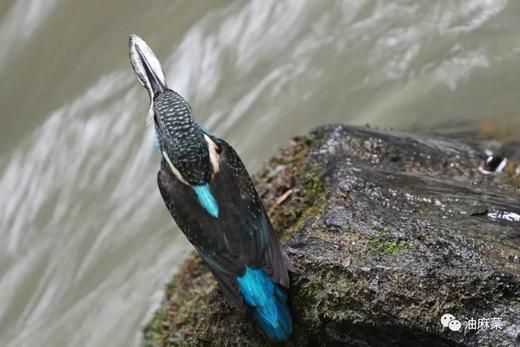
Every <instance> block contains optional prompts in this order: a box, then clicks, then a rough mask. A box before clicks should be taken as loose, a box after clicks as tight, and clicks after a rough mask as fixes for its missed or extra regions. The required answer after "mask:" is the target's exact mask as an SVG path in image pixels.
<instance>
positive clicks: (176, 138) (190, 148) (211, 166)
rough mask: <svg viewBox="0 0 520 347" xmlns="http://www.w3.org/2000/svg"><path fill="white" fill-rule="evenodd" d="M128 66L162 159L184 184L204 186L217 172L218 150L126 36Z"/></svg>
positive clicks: (145, 51)
mask: <svg viewBox="0 0 520 347" xmlns="http://www.w3.org/2000/svg"><path fill="white" fill-rule="evenodd" d="M130 62H131V64H132V68H133V69H134V72H135V74H136V76H137V80H138V81H139V83H140V84H141V85H143V86H144V87H145V88H146V90H147V91H148V95H149V96H150V109H149V111H148V116H147V119H148V122H151V120H152V119H153V122H154V124H155V131H156V135H157V137H158V140H159V147H160V151H161V153H162V155H163V157H164V159H165V160H166V161H167V162H168V165H169V166H170V168H171V170H172V171H173V173H174V174H175V175H176V176H177V177H178V178H179V179H180V180H181V181H183V182H184V183H186V184H189V185H192V186H194V185H201V184H206V183H207V182H208V181H209V180H210V178H211V175H212V174H214V173H215V172H216V171H218V160H217V158H216V156H218V147H217V146H216V144H215V143H214V142H213V141H212V140H211V138H210V137H209V136H208V135H207V134H206V133H205V132H204V131H203V130H202V129H201V128H200V126H199V125H198V124H197V122H196V121H195V120H194V119H193V116H192V112H191V107H190V105H189V104H188V103H187V102H186V101H185V100H184V99H183V98H182V96H180V95H179V94H178V93H177V92H175V91H173V90H171V89H169V88H168V86H167V85H166V80H165V77H164V72H163V69H162V67H161V64H160V63H159V60H158V59H157V57H156V56H155V55H154V53H153V52H152V50H151V49H150V47H148V45H147V44H146V42H144V41H143V40H142V39H141V38H140V37H139V36H137V35H130Z"/></svg>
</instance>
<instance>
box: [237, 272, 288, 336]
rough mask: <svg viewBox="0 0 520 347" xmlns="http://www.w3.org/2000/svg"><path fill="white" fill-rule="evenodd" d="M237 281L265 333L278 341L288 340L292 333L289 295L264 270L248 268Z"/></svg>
mask: <svg viewBox="0 0 520 347" xmlns="http://www.w3.org/2000/svg"><path fill="white" fill-rule="evenodd" d="M236 279H237V282H238V286H239V287H240V292H241V293H242V295H243V296H244V300H245V301H246V303H247V304H248V305H250V306H252V307H254V309H255V314H256V318H257V319H258V321H259V323H260V325H261V326H262V328H263V329H264V331H265V333H266V334H267V335H268V336H269V337H270V338H271V339H273V340H276V341H284V340H287V338H288V337H289V335H291V332H292V318H291V313H290V312H289V307H287V293H285V291H284V290H283V289H282V288H281V287H280V286H279V285H277V284H275V283H273V280H272V279H271V277H269V275H268V274H267V273H266V272H265V271H264V270H262V269H251V268H250V267H248V266H246V271H245V273H244V274H243V275H242V276H240V277H237V278H236Z"/></svg>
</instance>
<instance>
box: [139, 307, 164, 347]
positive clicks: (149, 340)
mask: <svg viewBox="0 0 520 347" xmlns="http://www.w3.org/2000/svg"><path fill="white" fill-rule="evenodd" d="M165 318H166V315H165V314H164V310H163V309H159V310H158V311H157V312H155V314H154V316H153V318H152V320H151V321H150V322H149V323H148V325H147V326H146V327H145V328H144V330H143V335H144V342H143V347H155V346H160V345H162V343H163V342H162V341H163V337H164V336H165V332H164V330H163V323H164V322H165V321H166V320H165Z"/></svg>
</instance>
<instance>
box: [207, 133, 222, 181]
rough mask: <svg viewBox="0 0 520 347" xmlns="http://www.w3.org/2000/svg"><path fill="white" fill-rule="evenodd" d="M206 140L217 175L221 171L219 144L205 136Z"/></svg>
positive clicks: (214, 171) (214, 172)
mask: <svg viewBox="0 0 520 347" xmlns="http://www.w3.org/2000/svg"><path fill="white" fill-rule="evenodd" d="M204 139H205V140H206V142H207V144H208V151H209V160H210V162H211V165H212V166H213V174H216V173H217V172H218V170H219V161H220V155H219V154H218V152H217V144H216V143H215V142H213V140H211V139H210V137H209V136H208V135H206V134H204Z"/></svg>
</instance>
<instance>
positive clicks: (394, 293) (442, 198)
mask: <svg viewBox="0 0 520 347" xmlns="http://www.w3.org/2000/svg"><path fill="white" fill-rule="evenodd" d="M497 144H498V143H497V142H496V141H495V142H488V141H484V140H482V139H481V138H480V134H479V133H478V132H473V131H465V130H464V131H462V130H461V131H457V132H452V133H451V134H449V135H446V134H436V135H434V134H423V135H416V134H409V133H399V132H394V131H380V130H375V129H371V128H359V127H349V126H342V125H338V126H325V127H321V128H318V129H316V130H315V131H313V132H312V133H311V134H310V135H309V136H306V137H302V138H296V139H294V140H293V141H292V142H291V144H290V146H289V147H288V148H286V149H284V150H283V151H282V152H281V154H280V155H279V156H277V157H276V158H273V159H272V160H271V161H270V162H269V163H268V164H267V165H266V166H265V169H263V170H262V171H261V172H260V174H259V175H258V176H257V177H256V178H255V181H256V184H257V190H258V192H259V194H260V195H261V197H262V199H263V201H264V204H265V206H266V209H267V210H268V211H269V214H270V217H271V220H272V222H273V225H274V227H275V229H276V230H278V232H279V236H280V238H281V240H282V241H283V242H284V243H285V244H286V248H287V251H288V254H289V256H290V257H291V258H292V260H293V262H294V264H295V266H296V269H297V272H296V273H294V274H292V287H291V289H290V297H291V303H290V304H291V309H292V312H293V315H294V319H295V327H294V333H293V335H292V337H291V339H290V340H289V341H288V342H287V343H286V345H288V346H317V345H352V346H391V345H396V346H397V345H398V346H406V345H410V346H412V345H413V346H421V345H435V346H458V345H462V346H466V345H469V346H473V345H475V346H476V345H479V346H512V345H516V344H520V200H519V197H520V190H519V189H520V180H519V179H518V177H517V176H515V171H514V170H511V169H507V168H506V169H505V170H504V172H503V173H501V174H495V175H484V174H482V173H481V172H479V170H478V167H479V164H480V163H481V161H482V159H483V153H484V149H485V148H486V147H488V146H492V145H495V146H496V145H497ZM518 151H520V148H518ZM513 162H514V161H513V160H511V159H510V160H509V164H511V163H513ZM511 165H512V164H511ZM444 314H451V315H453V316H452V317H451V316H447V318H446V319H447V321H446V322H445V323H446V324H447V323H448V322H449V320H450V319H451V320H453V319H455V320H457V321H458V322H460V326H459V325H458V324H457V323H455V322H452V323H451V324H450V325H448V326H447V327H444V326H443V324H441V317H442V316H443V315H444ZM479 320H480V321H479ZM459 327H460V330H458V331H457V329H458V328H459ZM144 345H145V346H177V345H186V346H192V345H216V346H225V345H237V346H268V345H272V343H271V342H269V341H268V340H267V339H266V338H265V337H264V336H263V335H262V334H261V333H260V329H259V328H258V326H257V325H256V323H254V321H252V320H251V319H248V318H247V317H244V316H243V315H241V314H239V313H237V312H235V311H234V310H233V308H232V307H230V306H229V305H227V304H226V303H225V302H224V300H223V298H222V296H221V294H220V292H219V289H218V288H217V286H216V283H215V281H214V280H213V279H212V277H211V275H210V274H209V273H208V270H207V269H206V267H205V266H204V265H203V264H202V263H201V261H200V259H199V258H198V257H197V256H196V255H193V256H191V257H190V258H189V259H188V260H187V261H186V262H185V263H184V265H183V266H182V268H181V270H180V271H179V273H178V274H177V275H176V276H175V278H174V279H173V281H172V282H171V283H170V284H169V285H168V287H167V291H166V298H165V300H164V303H163V305H162V307H161V308H160V310H159V311H158V312H157V313H156V315H155V317H154V319H153V320H152V321H151V322H150V324H149V325H148V326H147V327H146V329H145V340H144Z"/></svg>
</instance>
